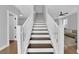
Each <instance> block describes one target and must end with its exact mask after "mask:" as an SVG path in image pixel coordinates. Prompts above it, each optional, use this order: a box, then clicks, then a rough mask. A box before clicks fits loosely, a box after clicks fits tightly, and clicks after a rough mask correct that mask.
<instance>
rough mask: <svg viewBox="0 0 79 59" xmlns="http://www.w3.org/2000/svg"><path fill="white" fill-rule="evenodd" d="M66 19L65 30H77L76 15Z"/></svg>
mask: <svg viewBox="0 0 79 59" xmlns="http://www.w3.org/2000/svg"><path fill="white" fill-rule="evenodd" d="M67 19H68V24H67V25H66V28H68V29H72V30H77V13H74V14H72V15H70V16H69V17H67Z"/></svg>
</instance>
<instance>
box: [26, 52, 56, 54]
mask: <svg viewBox="0 0 79 59" xmlns="http://www.w3.org/2000/svg"><path fill="white" fill-rule="evenodd" d="M28 54H54V52H28Z"/></svg>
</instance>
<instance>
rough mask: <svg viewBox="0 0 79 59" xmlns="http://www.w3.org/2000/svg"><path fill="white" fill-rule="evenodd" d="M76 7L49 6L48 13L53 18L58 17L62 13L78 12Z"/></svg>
mask: <svg viewBox="0 0 79 59" xmlns="http://www.w3.org/2000/svg"><path fill="white" fill-rule="evenodd" d="M76 7H77V6H76V5H47V6H46V8H47V10H48V13H49V14H50V15H51V16H52V17H53V18H55V17H58V16H59V14H60V12H61V11H62V12H63V13H65V12H68V13H71V12H73V11H75V10H76Z"/></svg>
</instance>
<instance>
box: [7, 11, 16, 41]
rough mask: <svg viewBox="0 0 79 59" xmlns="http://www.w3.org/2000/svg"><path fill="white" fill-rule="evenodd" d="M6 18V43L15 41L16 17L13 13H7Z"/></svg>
mask: <svg viewBox="0 0 79 59" xmlns="http://www.w3.org/2000/svg"><path fill="white" fill-rule="evenodd" d="M7 18H8V22H7V25H8V27H7V30H8V31H7V35H8V41H15V40H16V39H17V32H16V31H17V15H16V14H14V13H13V12H10V11H7Z"/></svg>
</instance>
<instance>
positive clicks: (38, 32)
mask: <svg viewBox="0 0 79 59" xmlns="http://www.w3.org/2000/svg"><path fill="white" fill-rule="evenodd" d="M32 33H48V31H33V32H32Z"/></svg>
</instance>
